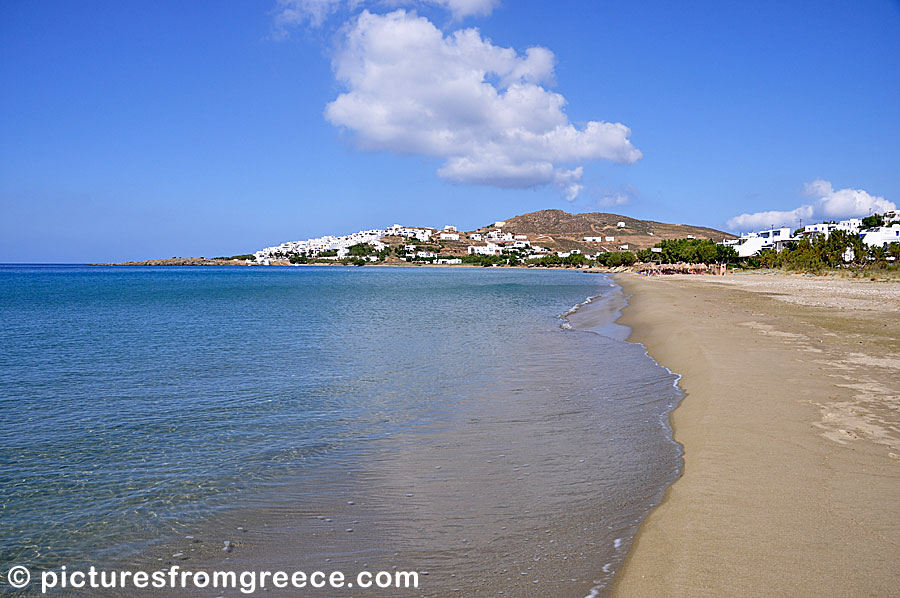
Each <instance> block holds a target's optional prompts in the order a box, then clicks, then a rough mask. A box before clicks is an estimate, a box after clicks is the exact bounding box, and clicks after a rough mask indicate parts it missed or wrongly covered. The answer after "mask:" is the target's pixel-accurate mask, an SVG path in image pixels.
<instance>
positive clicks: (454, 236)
mask: <svg viewBox="0 0 900 598" xmlns="http://www.w3.org/2000/svg"><path fill="white" fill-rule="evenodd" d="M439 238H440V240H441V241H459V233H441V235H440V237H439Z"/></svg>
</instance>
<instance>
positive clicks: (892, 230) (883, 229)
mask: <svg viewBox="0 0 900 598" xmlns="http://www.w3.org/2000/svg"><path fill="white" fill-rule="evenodd" d="M862 241H863V243H865V244H866V245H868V246H869V247H887V246H888V245H890V244H891V243H900V224H892V225H891V226H878V227H876V228H870V229H869V230H867V231H865V232H864V233H863V235H862Z"/></svg>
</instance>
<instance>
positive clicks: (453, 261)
mask: <svg viewBox="0 0 900 598" xmlns="http://www.w3.org/2000/svg"><path fill="white" fill-rule="evenodd" d="M434 263H435V264H448V265H456V264H461V263H462V259H460V258H458V257H442V258H440V259H437V260H434Z"/></svg>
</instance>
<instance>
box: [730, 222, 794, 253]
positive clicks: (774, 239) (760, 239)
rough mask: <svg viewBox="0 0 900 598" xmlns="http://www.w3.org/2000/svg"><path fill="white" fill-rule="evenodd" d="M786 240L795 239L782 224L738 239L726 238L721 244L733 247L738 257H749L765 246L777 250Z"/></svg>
mask: <svg viewBox="0 0 900 598" xmlns="http://www.w3.org/2000/svg"><path fill="white" fill-rule="evenodd" d="M787 241H796V239H794V238H793V237H791V229H789V228H788V227H786V226H783V227H781V228H770V229H768V230H761V231H757V232H753V233H746V234H743V235H741V238H740V239H728V240H726V241H724V242H723V243H722V244H723V245H726V246H730V247H734V249H735V251H737V252H738V255H739V256H740V257H750V256H752V255H756V254H757V253H759V252H760V251H762V250H763V249H767V248H771V249H775V250H779V249H781V247H782V246H783V244H784V243H785V242H787Z"/></svg>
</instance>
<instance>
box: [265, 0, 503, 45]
mask: <svg viewBox="0 0 900 598" xmlns="http://www.w3.org/2000/svg"><path fill="white" fill-rule="evenodd" d="M366 4H369V5H372V4H376V5H384V6H392V7H398V6H416V5H426V4H431V5H434V6H439V7H441V8H443V9H445V10H447V11H448V12H450V14H451V15H453V18H454V19H456V20H462V19H464V18H466V17H474V16H485V17H486V16H488V15H490V14H491V13H492V12H493V11H494V9H495V8H497V6H498V5H499V4H500V0H277V2H276V9H275V37H276V38H284V37H286V36H287V31H288V29H290V28H291V27H295V26H300V25H309V26H310V27H321V26H322V23H324V22H325V20H326V19H327V18H328V17H330V16H331V15H333V14H335V13H337V12H338V11H339V10H342V9H344V8H346V9H348V10H351V11H353V10H356V9H357V8H359V7H361V6H363V5H366Z"/></svg>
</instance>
